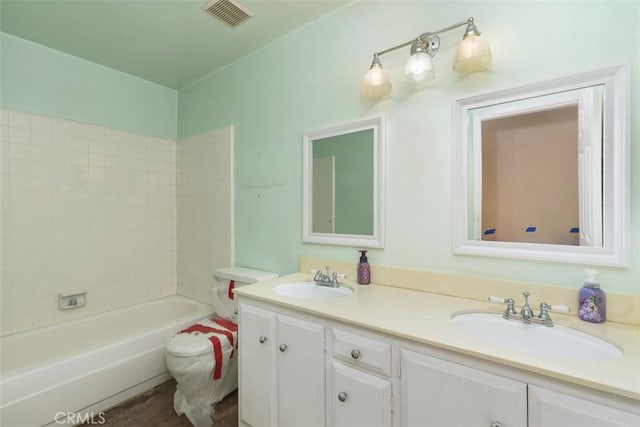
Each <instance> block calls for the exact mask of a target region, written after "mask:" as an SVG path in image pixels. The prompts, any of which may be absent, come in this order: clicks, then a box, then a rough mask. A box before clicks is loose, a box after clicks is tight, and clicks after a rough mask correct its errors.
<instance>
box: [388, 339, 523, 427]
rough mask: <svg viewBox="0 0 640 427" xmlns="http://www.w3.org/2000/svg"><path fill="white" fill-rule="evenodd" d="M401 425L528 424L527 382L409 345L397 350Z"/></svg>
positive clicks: (414, 426)
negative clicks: (415, 349) (431, 354)
mask: <svg viewBox="0 0 640 427" xmlns="http://www.w3.org/2000/svg"><path fill="white" fill-rule="evenodd" d="M400 364H401V377H400V387H401V400H402V403H401V410H400V423H401V425H402V426H404V427H429V426H433V427H460V426H465V427H475V426H478V427H489V426H490V425H491V424H492V423H495V422H499V423H500V424H501V425H503V426H505V427H508V426H526V425H527V386H526V384H524V383H521V382H518V381H513V380H510V379H508V378H504V377H501V376H498V375H493V374H490V373H487V372H484V371H480V370H478V369H473V368H470V367H467V366H463V365H458V364H456V363H451V362H447V361H445V360H441V359H437V358H435V357H431V356H427V355H425V354H421V353H417V352H414V351H410V350H407V349H401V351H400Z"/></svg>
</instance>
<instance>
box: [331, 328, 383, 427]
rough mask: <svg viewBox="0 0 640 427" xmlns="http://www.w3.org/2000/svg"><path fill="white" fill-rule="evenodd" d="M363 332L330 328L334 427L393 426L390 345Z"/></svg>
mask: <svg viewBox="0 0 640 427" xmlns="http://www.w3.org/2000/svg"><path fill="white" fill-rule="evenodd" d="M363 334H364V333H363V332H362V331H355V330H345V329H343V328H337V327H334V328H332V329H331V354H332V356H333V360H332V361H331V378H330V384H331V387H330V392H329V396H328V402H329V405H328V411H329V413H330V419H331V420H332V422H331V423H330V424H329V425H331V426H335V427H391V426H392V425H393V418H392V411H391V409H392V405H393V400H392V395H391V390H392V388H391V378H390V377H391V343H389V342H388V341H386V340H384V339H382V338H378V337H375V336H364V335H363Z"/></svg>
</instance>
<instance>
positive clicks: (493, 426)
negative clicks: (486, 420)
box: [490, 421, 502, 427]
mask: <svg viewBox="0 0 640 427" xmlns="http://www.w3.org/2000/svg"><path fill="white" fill-rule="evenodd" d="M490 427H502V423H501V422H499V421H494V422H492V423H491V424H490Z"/></svg>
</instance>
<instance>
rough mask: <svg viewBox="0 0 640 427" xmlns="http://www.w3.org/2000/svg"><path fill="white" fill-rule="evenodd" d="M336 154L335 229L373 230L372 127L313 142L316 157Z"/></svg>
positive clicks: (366, 232)
mask: <svg viewBox="0 0 640 427" xmlns="http://www.w3.org/2000/svg"><path fill="white" fill-rule="evenodd" d="M332 155H333V156H335V206H334V212H335V224H334V225H335V232H336V233H338V234H364V235H372V234H373V130H372V129H368V130H362V131H359V132H352V133H349V134H344V135H337V136H332V137H329V138H323V139H319V140H315V141H314V142H313V158H314V159H315V158H320V157H330V156H332Z"/></svg>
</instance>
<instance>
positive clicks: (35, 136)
mask: <svg viewBox="0 0 640 427" xmlns="http://www.w3.org/2000/svg"><path fill="white" fill-rule="evenodd" d="M0 127H1V131H0V137H1V143H0V144H1V146H0V148H1V150H0V159H1V161H0V176H1V180H0V181H1V182H2V199H1V203H0V204H1V207H2V209H1V212H2V215H1V216H0V221H1V222H2V223H1V226H2V235H1V236H0V239H1V240H2V258H3V266H2V267H3V268H2V302H1V304H2V306H1V307H2V325H1V330H0V334H1V335H7V334H10V333H15V332H19V331H23V330H27V329H32V328H36V327H40V326H45V325H49V324H51V323H52V322H53V323H56V322H62V321H67V320H73V319H77V318H80V317H85V316H88V315H91V314H95V313H98V312H102V311H104V310H109V309H114V308H118V307H121V306H123V305H130V304H133V303H136V302H143V301H147V300H149V299H155V298H159V297H162V296H166V295H171V294H174V293H176V267H175V264H176V261H175V260H176V233H175V230H176V212H175V204H176V175H175V174H176V158H175V153H176V151H175V144H176V143H175V141H172V140H167V139H161V138H155V137H148V136H144V135H136V134H133V133H127V132H122V131H119V130H115V129H108V128H104V127H100V126H96V125H92V124H87V123H80V122H74V121H71V120H63V119H59V118H54V117H47V116H43V115H37V114H30V113H27V112H22V111H15V110H5V109H2V110H0ZM25 272H33V274H31V275H27V274H26V273H25ZM78 288H86V289H87V290H88V291H89V295H88V304H87V306H85V307H83V308H80V309H77V310H69V311H65V312H61V311H59V310H58V306H57V304H58V302H57V294H58V293H59V292H63V291H67V290H69V289H78ZM23 290H28V291H29V294H28V295H25V294H24V292H23ZM36 300H37V302H36ZM47 301H48V302H47Z"/></svg>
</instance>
